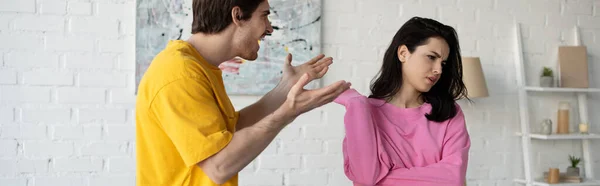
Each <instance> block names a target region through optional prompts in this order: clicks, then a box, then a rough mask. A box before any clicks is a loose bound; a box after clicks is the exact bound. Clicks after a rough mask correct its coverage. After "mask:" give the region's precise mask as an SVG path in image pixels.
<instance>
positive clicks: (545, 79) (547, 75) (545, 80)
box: [540, 67, 554, 87]
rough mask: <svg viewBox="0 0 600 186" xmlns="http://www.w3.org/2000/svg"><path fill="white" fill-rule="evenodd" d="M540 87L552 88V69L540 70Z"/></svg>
mask: <svg viewBox="0 0 600 186" xmlns="http://www.w3.org/2000/svg"><path fill="white" fill-rule="evenodd" d="M540 86H541V87H553V86H554V74H552V69H550V68H549V67H544V69H543V70H542V76H541V77H540Z"/></svg>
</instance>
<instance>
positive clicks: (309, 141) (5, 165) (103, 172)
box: [0, 0, 600, 186]
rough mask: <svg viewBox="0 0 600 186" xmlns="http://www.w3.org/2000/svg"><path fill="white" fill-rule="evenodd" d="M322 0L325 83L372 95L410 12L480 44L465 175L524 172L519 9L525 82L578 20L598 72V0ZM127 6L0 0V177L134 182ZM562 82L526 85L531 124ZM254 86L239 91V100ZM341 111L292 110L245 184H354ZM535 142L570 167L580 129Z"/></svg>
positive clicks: (131, 27)
mask: <svg viewBox="0 0 600 186" xmlns="http://www.w3.org/2000/svg"><path fill="white" fill-rule="evenodd" d="M323 6H324V7H323V19H322V20H323V30H322V31H323V34H322V35H323V46H322V48H323V51H324V52H325V53H326V54H327V55H332V56H333V57H334V61H335V63H334V64H333V65H332V68H331V70H330V71H329V73H328V75H327V77H326V78H324V82H325V83H326V84H329V83H331V82H334V81H337V80H340V79H344V80H348V81H351V82H352V83H353V85H354V86H355V88H356V89H358V90H359V91H360V92H362V93H365V94H366V93H367V92H368V82H369V81H370V80H371V78H372V77H373V76H374V75H375V73H376V72H377V70H378V69H379V64H380V63H381V62H380V61H381V59H382V55H383V52H384V51H385V49H386V47H387V45H388V43H389V42H390V40H391V38H392V37H393V35H394V34H395V32H396V30H397V29H398V28H399V27H400V26H401V24H402V23H403V22H404V21H405V20H407V19H409V18H410V17H412V16H415V15H420V16H427V17H432V18H435V19H438V20H441V21H443V22H444V23H446V24H449V25H452V26H455V28H456V29H457V30H458V32H459V33H458V34H459V37H460V38H459V39H460V41H461V48H462V49H463V54H464V55H467V56H468V55H471V56H473V55H474V56H479V57H481V59H482V63H483V65H484V66H483V68H484V70H485V74H486V78H487V82H488V86H489V89H490V94H491V97H489V98H485V99H477V100H475V101H476V104H475V105H473V106H471V105H468V104H466V103H464V102H461V104H463V109H464V110H465V113H466V117H467V122H468V128H469V131H470V132H471V136H472V141H473V147H472V149H471V160H470V162H469V170H468V175H467V180H468V184H469V185H480V186H487V185H492V186H494V185H497V186H500V185H503V186H504V185H514V184H513V182H512V180H513V178H520V177H522V158H521V154H520V152H521V148H520V140H519V138H517V137H515V136H514V135H513V134H514V132H516V131H518V130H519V125H518V124H517V122H518V121H519V120H518V112H517V110H518V103H517V102H516V94H515V93H516V89H515V87H514V83H515V82H516V80H515V77H514V75H515V72H514V65H513V61H512V60H513V58H514V55H515V54H513V44H514V43H513V39H514V38H513V33H512V23H513V21H515V20H516V21H519V22H521V23H523V32H522V34H523V36H524V37H525V38H526V39H525V40H524V50H525V51H526V52H527V54H526V55H525V56H524V58H525V59H526V60H527V61H526V62H527V67H528V68H529V69H528V70H527V72H528V73H529V76H527V80H528V83H529V84H536V82H537V79H538V78H537V73H538V72H539V69H540V68H541V66H543V65H545V66H551V67H555V64H554V60H555V59H556V47H557V46H559V45H561V44H567V43H570V42H571V40H572V33H571V30H572V27H573V26H575V25H578V26H580V27H581V32H582V39H583V40H584V44H586V45H587V46H588V52H589V57H590V63H591V65H590V67H591V69H592V70H591V71H592V73H591V74H595V73H596V74H597V73H600V67H599V65H598V63H599V62H600V1H599V0H577V1H571V0H528V1H522V0H502V1H498V0H420V1H401V2H400V1H396V0H372V1H365V0H323ZM134 9H135V2H134V1H133V0H92V1H79V0H37V1H36V0H18V1H16V0H0V185H9V186H46V185H65V186H96V185H102V186H104V185H114V186H117V185H134V180H135V177H134V175H135V173H134V170H135V161H134V157H135V156H134V153H135V143H134V142H135V141H134V140H135V128H134V118H133V112H134V110H133V108H134V101H135V96H134V95H133V94H132V93H133V90H134V87H133V86H134V84H135V83H134V78H133V74H134V73H135V69H134V67H135V64H134V63H135V61H134V56H135V54H134V53H133V52H134V51H135V50H134V45H135V44H134V33H135V17H134V16H135V14H134V13H133V10H134ZM109 11H114V12H109ZM342 31H343V32H342ZM596 76H597V75H596ZM595 78H596V79H594V80H593V81H592V84H593V86H595V87H600V80H597V77H595ZM562 95H567V94H559V95H551V94H550V95H548V94H541V95H538V96H539V98H532V99H531V102H532V105H534V106H535V107H533V108H532V109H531V110H532V112H533V115H532V116H534V118H533V119H532V121H533V123H534V124H536V123H538V121H539V120H540V119H541V117H555V114H553V112H554V108H555V106H556V105H555V102H547V101H548V98H557V99H566V100H571V101H574V99H572V98H563V97H561V96H562ZM257 99H258V98H254V97H234V98H233V102H234V105H235V106H236V107H237V108H241V107H243V106H246V105H249V104H250V103H252V102H253V101H256V100H257ZM590 99H591V100H590V103H596V105H593V104H592V105H591V106H590V107H591V108H590V113H597V112H598V111H600V106H598V105H600V104H598V103H600V97H599V96H590ZM343 114H344V110H343V108H342V107H340V106H339V105H335V104H331V105H327V106H324V107H323V108H320V109H317V110H315V111H311V112H309V113H307V114H305V115H303V116H301V117H299V118H298V119H297V120H296V121H295V122H294V123H293V124H291V125H290V126H289V127H288V128H286V129H285V130H284V131H283V132H282V133H281V134H280V135H279V136H278V137H277V139H276V140H275V141H274V142H273V143H272V144H271V145H269V147H268V148H267V149H266V150H265V151H264V152H263V153H262V154H261V155H260V156H259V158H258V159H257V160H255V161H254V162H253V163H252V164H250V165H249V166H248V167H247V168H246V169H245V170H243V172H242V173H241V175H240V183H241V185H246V186H258V185H273V186H281V185H286V186H292V185H329V186H338V185H339V186H341V185H350V183H349V182H348V180H347V178H346V177H345V175H344V173H343V166H342V151H341V139H342V137H343V126H342V121H343ZM574 115H575V114H574ZM590 117H591V118H592V119H593V121H599V120H600V116H598V115H592V114H591V116H590ZM533 129H534V130H535V129H536V128H533ZM592 131H596V132H600V126H598V125H595V126H593V127H592ZM534 145H535V148H534V149H535V150H536V151H535V152H534V154H533V156H534V157H535V158H536V159H539V160H536V162H535V164H534V170H536V171H537V174H538V175H539V174H541V171H544V170H547V168H548V166H560V167H561V168H563V169H564V167H565V166H566V163H567V157H566V154H567V153H570V152H569V151H573V152H572V153H573V154H575V155H580V154H581V153H580V152H579V149H578V148H577V145H579V143H577V142H571V141H568V142H547V141H534ZM593 148H595V149H600V146H599V145H598V143H597V142H595V143H594V144H593ZM595 153H600V152H598V150H596V152H595ZM549 154H556V156H550V155H549ZM597 157H598V156H597ZM592 161H596V163H597V164H598V163H600V159H598V158H597V159H595V160H592ZM596 170H600V166H596ZM596 173H597V175H596V177H600V176H599V175H600V171H596ZM538 175H536V176H538Z"/></svg>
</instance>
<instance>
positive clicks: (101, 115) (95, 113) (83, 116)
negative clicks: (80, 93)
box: [79, 109, 127, 123]
mask: <svg viewBox="0 0 600 186" xmlns="http://www.w3.org/2000/svg"><path fill="white" fill-rule="evenodd" d="M126 116H127V111H126V110H125V109H80V110H79V122H80V123H89V122H94V121H98V120H103V121H106V122H109V123H124V122H125V121H126Z"/></svg>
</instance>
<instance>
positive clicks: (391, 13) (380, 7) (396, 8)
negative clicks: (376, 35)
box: [355, 1, 401, 28]
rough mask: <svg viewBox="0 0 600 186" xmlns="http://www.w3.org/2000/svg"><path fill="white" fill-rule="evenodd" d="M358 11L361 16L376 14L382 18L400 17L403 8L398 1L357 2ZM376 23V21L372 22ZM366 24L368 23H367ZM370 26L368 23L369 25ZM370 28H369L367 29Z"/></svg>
mask: <svg viewBox="0 0 600 186" xmlns="http://www.w3.org/2000/svg"><path fill="white" fill-rule="evenodd" d="M357 9H358V10H357V11H358V12H355V13H357V14H359V15H364V16H367V15H369V14H376V15H380V16H382V17H392V18H393V17H400V13H401V6H400V2H398V1H388V2H385V3H373V2H370V1H357ZM370 21H374V20H370ZM365 23H366V22H365ZM367 24H368V23H367ZM365 28H369V27H365Z"/></svg>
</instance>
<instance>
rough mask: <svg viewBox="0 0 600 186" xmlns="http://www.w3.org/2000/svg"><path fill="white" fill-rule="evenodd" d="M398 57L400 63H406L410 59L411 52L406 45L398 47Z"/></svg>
mask: <svg viewBox="0 0 600 186" xmlns="http://www.w3.org/2000/svg"><path fill="white" fill-rule="evenodd" d="M397 55H398V59H399V60H400V62H402V63H404V62H406V60H407V59H408V58H409V57H410V51H408V48H407V47H406V45H401V46H400V47H398V54H397Z"/></svg>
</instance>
